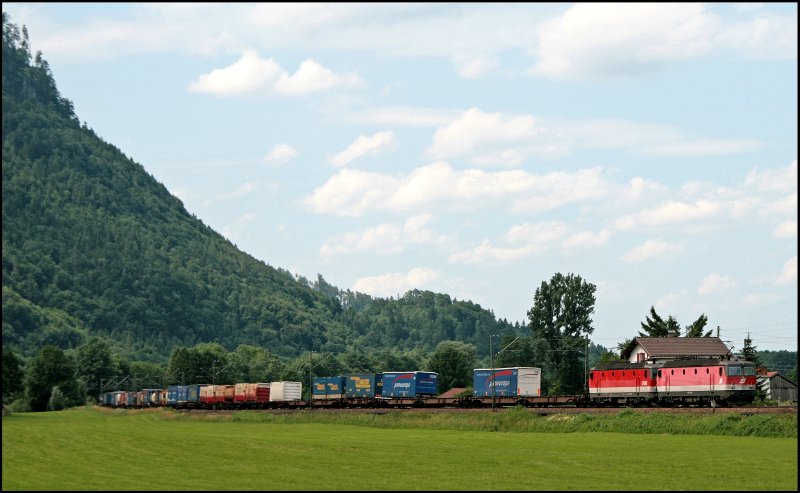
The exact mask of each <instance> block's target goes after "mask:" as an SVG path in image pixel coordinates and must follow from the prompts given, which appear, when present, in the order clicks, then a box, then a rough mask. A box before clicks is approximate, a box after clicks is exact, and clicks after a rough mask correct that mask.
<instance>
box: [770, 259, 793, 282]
mask: <svg viewBox="0 0 800 493" xmlns="http://www.w3.org/2000/svg"><path fill="white" fill-rule="evenodd" d="M796 281H797V256H796V255H795V256H794V257H792V258H790V259H789V260H787V261H786V263H785V264H783V270H782V271H781V273H780V275H779V276H778V277H777V279H775V283H776V284H789V283H792V282H796Z"/></svg>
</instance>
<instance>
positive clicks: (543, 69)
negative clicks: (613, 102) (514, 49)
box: [531, 3, 720, 77]
mask: <svg viewBox="0 0 800 493" xmlns="http://www.w3.org/2000/svg"><path fill="white" fill-rule="evenodd" d="M719 23H720V22H719V19H717V17H716V16H714V15H712V14H709V13H707V12H706V11H705V8H704V7H703V5H702V4H648V3H645V4H632V3H625V4H609V3H600V4H595V3H581V4H576V5H574V6H572V7H571V8H570V9H569V10H567V11H566V12H565V13H564V14H563V15H561V16H559V17H556V18H554V19H552V20H550V21H548V22H546V23H544V24H543V25H542V26H541V27H540V29H539V32H538V35H539V45H538V46H537V47H536V49H535V51H536V53H537V55H538V58H539V60H538V62H537V63H536V65H535V66H534V68H533V69H532V70H531V73H532V74H535V75H545V76H549V77H566V76H578V75H584V74H598V75H633V74H637V73H639V72H642V71H645V70H647V69H649V68H651V67H652V66H653V65H657V64H660V63H663V62H666V61H669V60H680V59H685V58H689V57H694V56H698V55H701V54H704V53H707V52H708V51H709V50H710V49H711V46H712V37H713V34H714V33H715V32H717V31H718V30H719Z"/></svg>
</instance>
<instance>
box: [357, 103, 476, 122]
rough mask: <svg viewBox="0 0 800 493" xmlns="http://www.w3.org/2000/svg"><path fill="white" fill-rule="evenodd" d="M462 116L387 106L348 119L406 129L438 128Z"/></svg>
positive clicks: (455, 113)
mask: <svg viewBox="0 0 800 493" xmlns="http://www.w3.org/2000/svg"><path fill="white" fill-rule="evenodd" d="M460 114H461V112H459V111H457V110H451V109H434V108H414V107H409V106H387V107H379V108H372V109H369V110H364V111H360V112H356V113H353V114H351V115H350V116H349V117H348V119H349V120H351V121H354V122H357V123H373V124H376V125H402V126H406V127H437V126H441V125H447V124H449V123H450V122H452V121H453V120H455V119H456V118H458V116H459V115H460Z"/></svg>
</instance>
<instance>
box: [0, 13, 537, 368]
mask: <svg viewBox="0 0 800 493" xmlns="http://www.w3.org/2000/svg"><path fill="white" fill-rule="evenodd" d="M2 134H3V157H2V163H3V185H2V186H3V217H2V220H3V255H2V256H3V317H2V318H3V345H4V346H6V345H8V346H10V347H13V348H15V349H16V350H18V351H19V352H20V353H21V354H24V355H28V356H29V355H31V354H33V353H34V352H35V351H36V350H38V349H39V348H40V347H41V346H43V345H45V344H54V345H56V346H58V347H61V348H64V349H67V348H74V347H77V346H78V345H80V344H81V342H83V340H85V338H86V337H87V336H89V335H100V336H104V337H106V338H108V339H109V340H110V341H112V342H113V343H114V344H115V346H116V347H117V348H118V349H119V350H120V352H121V353H122V354H123V355H124V356H127V357H130V358H137V359H148V360H152V361H163V360H164V359H165V358H166V357H168V356H169V354H170V352H171V351H172V350H173V349H174V348H175V347H178V346H192V345H194V344H197V343H199V342H219V343H220V344H222V345H223V346H225V347H227V348H228V349H230V350H232V349H234V348H235V347H236V346H237V345H239V344H250V345H256V346H261V347H265V348H267V349H268V350H269V351H270V352H272V353H274V354H278V355H283V356H294V355H297V354H300V353H302V352H304V351H308V350H309V349H314V350H323V351H331V352H340V351H344V350H347V349H358V350H378V349H394V348H422V349H426V350H432V349H433V348H435V346H436V344H437V343H438V342H440V341H441V340H446V339H457V340H462V341H463V342H472V343H475V344H476V345H477V346H478V347H479V353H484V354H485V353H486V345H487V341H488V334H492V333H494V334H509V333H520V332H521V331H522V330H523V328H522V327H520V326H519V325H517V326H512V325H510V324H508V323H507V322H506V321H498V320H496V319H495V317H494V314H493V313H492V312H491V311H488V310H485V309H483V308H482V307H480V306H479V305H476V304H473V303H470V302H465V301H455V300H451V299H450V297H449V296H447V295H440V294H435V293H431V292H427V291H425V292H421V291H410V292H409V293H407V294H406V295H405V296H403V297H402V298H400V299H398V300H394V299H391V298H390V299H379V298H372V297H370V296H367V295H364V294H361V293H353V292H350V291H345V292H342V291H341V290H339V289H338V288H335V287H333V286H330V285H327V284H324V285H323V284H322V283H320V282H317V283H316V284H315V283H309V282H308V281H305V280H298V279H296V278H295V277H294V276H293V275H292V274H291V273H289V272H288V271H286V270H283V269H279V268H274V267H272V266H270V265H267V264H265V263H264V262H262V261H260V260H257V259H255V258H253V257H252V256H250V255H248V254H247V253H245V252H242V251H240V250H238V249H237V248H236V247H235V246H234V245H233V244H232V243H231V242H230V241H228V240H226V239H225V238H224V237H222V236H221V235H220V234H218V233H217V232H215V231H214V230H212V229H211V228H209V227H208V226H206V225H205V224H203V222H202V221H201V220H200V219H198V218H197V217H195V216H194V215H192V214H190V213H189V212H187V211H186V209H185V208H184V206H183V204H182V203H181V201H180V200H179V199H177V198H176V197H174V196H173V195H171V194H170V193H169V191H168V190H167V189H166V187H164V185H162V184H161V183H159V182H158V181H157V180H156V179H155V178H154V177H153V176H151V175H150V174H149V173H147V171H146V170H145V169H144V168H143V167H142V166H141V165H140V164H138V163H137V162H135V161H134V160H133V159H131V158H130V157H127V156H126V155H125V154H124V153H123V152H122V151H121V150H119V149H118V148H116V147H115V146H113V145H111V144H109V143H106V142H104V141H103V140H102V139H100V138H99V137H98V136H97V135H96V134H95V133H94V131H92V129H91V128H89V127H88V126H87V125H86V124H84V125H81V124H80V121H79V119H78V117H77V115H75V113H74V110H73V105H72V103H71V102H70V101H69V100H68V99H66V98H64V97H62V96H61V95H60V94H59V92H58V90H57V88H56V83H55V79H54V77H53V74H52V73H51V71H50V68H49V66H48V64H47V61H46V60H44V59H43V57H42V54H41V52H39V53H36V54H35V55H32V54H31V53H30V50H29V41H28V37H27V31H26V30H25V29H24V27H23V30H22V31H20V30H19V28H18V27H17V26H16V25H14V24H12V23H11V22H10V19H9V18H8V16H7V14H6V13H5V12H3V127H2ZM319 280H320V281H322V276H319ZM326 290H327V291H326Z"/></svg>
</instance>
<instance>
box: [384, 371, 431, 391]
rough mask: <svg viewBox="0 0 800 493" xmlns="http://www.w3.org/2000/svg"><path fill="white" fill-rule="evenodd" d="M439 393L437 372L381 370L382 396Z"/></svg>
mask: <svg viewBox="0 0 800 493" xmlns="http://www.w3.org/2000/svg"><path fill="white" fill-rule="evenodd" d="M437 395H439V374H438V373H434V372H429V371H404V372H383V397H420V396H437Z"/></svg>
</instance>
